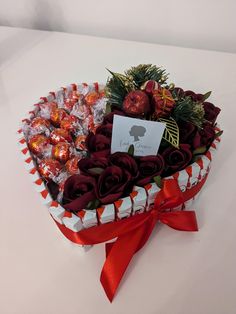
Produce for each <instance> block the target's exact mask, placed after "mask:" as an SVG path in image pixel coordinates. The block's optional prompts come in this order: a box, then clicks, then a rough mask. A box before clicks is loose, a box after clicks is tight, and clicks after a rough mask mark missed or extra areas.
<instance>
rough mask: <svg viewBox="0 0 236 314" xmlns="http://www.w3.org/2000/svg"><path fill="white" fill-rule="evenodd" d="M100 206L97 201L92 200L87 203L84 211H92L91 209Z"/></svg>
mask: <svg viewBox="0 0 236 314" xmlns="http://www.w3.org/2000/svg"><path fill="white" fill-rule="evenodd" d="M99 206H100V201H99V200H98V199H95V200H92V201H90V202H89V203H88V205H87V207H86V209H87V210H92V209H96V208H98V207H99Z"/></svg>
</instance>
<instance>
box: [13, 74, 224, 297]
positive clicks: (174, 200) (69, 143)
mask: <svg viewBox="0 0 236 314" xmlns="http://www.w3.org/2000/svg"><path fill="white" fill-rule="evenodd" d="M149 70H150V69H149ZM150 71H151V70H150ZM113 75H115V74H113ZM153 82H154V81H153V80H150V81H147V82H144V83H145V84H143V85H142V89H140V91H142V93H143V91H145V92H146V96H145V97H146V98H145V97H144V96H143V94H142V93H140V91H139V94H137V95H135V97H137V96H139V97H141V96H142V97H144V98H143V99H142V101H143V102H142V103H141V104H142V105H143V106H144V105H146V104H147V101H148V99H150V98H151V97H152V101H153V103H152V104H155V114H156V115H158V117H159V116H160V115H163V114H165V115H164V117H163V116H161V118H160V121H162V122H163V123H166V127H168V128H169V130H171V128H172V130H173V129H174V128H175V127H176V126H173V121H168V120H167V119H166V114H167V113H168V114H170V112H172V110H173V108H174V107H173V106H174V98H173V99H172V98H171V97H172V94H171V91H172V90H171V89H166V88H164V87H163V88H161V87H160V86H159V85H158V84H159V83H158V84H156V83H157V82H156V83H155V84H154V83H153ZM117 84H118V83H117ZM127 84H129V82H128V81H126V85H127ZM126 85H125V86H126ZM107 86H108V89H109V87H110V86H111V85H109V83H108V85H107ZM127 86H128V85H127ZM180 92H181V90H180V91H179V90H178V93H180ZM150 93H152V94H150ZM165 93H166V94H165ZM172 93H173V91H172ZM176 93H177V92H176ZM178 93H177V94H176V97H180V96H179V94H178ZM147 95H148V97H149V98H147ZM150 95H152V96H150ZM166 95H167V96H168V97H167V98H166V103H165V106H166V107H165V106H164V107H163V99H165V97H166ZM199 95H200V94H199ZM128 96H129V95H127V97H126V98H125V101H124V103H123V105H124V110H130V105H131V102H129V101H128V100H129V98H128ZM181 97H183V96H181ZM186 97H194V95H192V96H186ZM198 97H200V96H198ZM192 101H193V102H194V101H195V100H193V98H192ZM196 103H197V101H196ZM106 104H107V98H106V96H105V95H104V86H103V85H99V84H98V83H94V84H86V83H83V84H71V85H68V86H67V87H63V88H61V89H59V90H58V91H55V92H50V93H49V94H48V95H47V96H46V97H41V98H40V100H39V101H38V102H37V103H36V104H35V105H34V107H33V109H32V110H31V111H30V112H29V115H28V117H27V119H24V120H23V123H22V126H21V128H20V129H19V130H18V131H17V138H18V143H19V147H20V151H21V154H22V156H23V160H24V164H25V167H26V169H27V171H28V172H29V175H30V178H31V180H32V182H33V185H34V187H35V189H36V191H37V192H38V193H39V194H40V195H41V199H42V202H43V204H45V205H46V206H47V208H48V210H49V213H50V215H51V217H52V218H53V219H54V221H55V223H56V225H57V226H58V228H59V229H60V231H61V232H62V233H63V234H64V235H65V237H66V238H67V239H69V240H70V241H72V242H74V243H76V244H78V245H80V246H82V247H88V246H91V245H93V244H97V243H102V242H105V243H106V255H107V260H106V262H105V264H104V269H103V271H102V274H101V283H102V285H103V287H104V289H105V292H106V294H107V296H108V298H109V300H110V301H111V300H112V299H113V297H114V294H115V291H116V289H117V287H118V285H119V281H120V279H121V277H122V275H123V273H124V271H125V269H126V267H127V266H128V263H129V261H130V260H131V258H132V256H133V254H135V252H136V251H138V250H139V249H140V248H141V247H142V246H143V245H144V244H145V242H146V241H147V239H148V237H149V236H150V234H151V232H152V230H153V228H154V226H155V224H156V222H160V223H163V224H166V225H168V226H170V227H172V228H174V229H177V230H185V231H197V223H196V217H195V213H194V212H193V211H192V207H193V203H194V199H196V197H197V195H198V193H199V192H200V190H201V188H202V186H203V184H204V183H205V181H206V179H207V175H208V173H209V170H210V167H211V161H212V159H213V158H214V156H215V153H216V150H217V148H218V145H219V142H220V137H216V138H215V139H214V140H213V141H212V142H211V143H210V144H209V147H206V151H205V152H204V153H201V154H198V155H197V156H195V157H196V158H195V159H194V160H195V161H194V162H192V161H191V159H189V160H188V161H187V162H186V164H184V166H183V167H182V168H183V169H181V170H179V171H173V169H175V167H176V165H175V164H168V166H167V165H166V168H165V169H166V175H165V176H161V185H158V184H157V183H156V181H155V180H154V177H155V176H160V170H158V169H157V170H155V172H154V173H153V175H152V177H150V179H148V180H146V178H145V177H144V175H143V173H142V171H144V173H145V171H147V173H149V171H150V164H151V165H153V162H154V164H155V162H156V163H160V165H161V163H163V162H165V163H167V161H166V160H165V159H164V157H165V156H166V154H167V151H168V154H169V155H168V156H172V155H173V154H176V150H178V149H179V151H180V153H179V151H178V152H177V154H178V156H179V157H178V158H180V157H181V158H182V156H184V158H187V157H186V156H188V154H190V148H189V145H188V144H181V143H175V142H174V141H172V146H173V147H170V148H168V149H166V151H165V153H163V154H162V156H159V155H158V154H157V155H156V156H154V158H153V157H152V158H151V159H150V158H149V159H147V158H146V159H145V158H143V159H141V158H140V159H139V158H138V161H137V160H136V159H135V157H134V156H133V155H132V153H130V152H129V154H126V155H125V156H123V155H119V158H118V157H117V158H113V159H109V158H110V157H109V156H110V155H109V154H107V152H106V155H102V156H100V152H99V151H96V150H94V148H95V146H96V138H94V136H95V135H96V134H99V140H100V142H99V143H100V144H99V145H100V146H101V141H102V146H104V147H105V148H106V149H107V146H106V145H110V137H111V130H112V123H113V118H114V116H113V115H112V113H111V114H110V115H109V114H108V115H106V113H105V112H106V110H107V107H106ZM203 104H204V103H203ZM167 105H168V106H167ZM205 106H207V105H205ZM208 106H209V105H208ZM137 108H138V107H137ZM137 108H136V109H137ZM142 108H144V109H142V110H146V109H145V106H144V107H142ZM167 108H168V110H167ZM202 108H203V107H202ZM198 109H199V108H198ZM138 110H140V108H138ZM200 110H203V109H201V108H200ZM116 114H118V115H123V114H124V113H123V111H122V112H120V111H119V110H118V112H117V113H116ZM143 117H144V116H142V118H143ZM155 118H157V116H155ZM35 119H37V120H35ZM35 121H36V122H37V123H36V122H35ZM48 121H50V123H49V122H48ZM62 121H63V123H62ZM104 121H105V122H104ZM33 122H35V123H34V124H35V125H34V124H33ZM170 124H171V125H170ZM207 127H208V126H207ZM207 127H206V128H207ZM212 128H213V126H212V127H211V130H210V131H211V132H212ZM58 129H63V130H60V131H58ZM53 130H54V131H55V130H57V134H56V136H55V137H54V138H53V141H52V138H51V134H52V131H53ZM210 131H209V130H208V132H210ZM198 132H203V131H198ZM217 132H221V131H220V129H219V127H218V126H217V125H215V122H214V134H215V133H217ZM54 133H55V132H54ZM199 134H200V133H199ZM178 135H179V134H178ZM180 135H181V134H180ZM200 135H201V136H202V137H204V136H206V135H205V134H204V133H203V134H200ZM163 136H167V135H165V134H164V135H163ZM176 136H177V133H176V134H174V135H173V134H172V137H173V138H175V137H176ZM78 137H80V138H79V140H78ZM95 137H96V136H95ZM91 138H92V139H91ZM166 138H167V139H168V137H166ZM76 139H77V142H78V141H79V144H80V145H74V142H75V141H76ZM82 139H84V141H85V142H83V141H82ZM169 140H170V138H169ZM54 141H56V142H54ZM89 141H91V142H92V143H93V145H91V147H90V146H89V144H88V143H89ZM62 143H63V145H62ZM177 144H178V145H177ZM186 145H187V146H186ZM100 146H99V147H100ZM181 150H182V151H183V153H181ZM88 151H89V152H88ZM131 151H132V150H131ZM128 155H129V156H128ZM157 156H158V157H157ZM163 156H164V157H163ZM73 158H75V160H76V163H73V162H72V161H71V160H72V159H73ZM122 158H123V159H122ZM178 158H177V159H176V160H177V161H178ZM81 160H83V162H84V163H83V167H82V166H81V165H82V163H81ZM124 160H125V162H127V164H128V165H129V167H130V168H128V170H129V171H130V173H129V174H128V175H127V169H125V170H124V169H123V168H125V162H124ZM153 160H154V161H153ZM122 162H124V164H122ZM145 162H146V164H145ZM168 162H170V163H171V162H172V161H171V160H170V158H169V159H168ZM143 163H144V164H143ZM91 164H92V166H91ZM146 165H148V166H146ZM155 165H156V164H155ZM79 166H80V167H79ZM162 166H163V165H162ZM137 167H138V168H137ZM146 167H149V168H148V170H147V168H146ZM171 167H172V168H171ZM157 168H158V167H157ZM81 169H82V170H81ZM160 169H162V170H161V171H165V170H163V169H164V167H160ZM171 169H172V170H171ZM158 171H159V172H158ZM104 173H107V176H105V175H104V178H103V177H102V174H104ZM110 173H111V175H110ZM120 173H122V175H126V176H127V177H126V178H125V179H124V182H123V181H122V180H121V181H119V180H120V178H118V177H119V175H120ZM109 175H110V177H109ZM138 176H140V177H138ZM137 177H138V179H139V180H137V182H139V184H140V185H138V184H135V183H134V184H133V186H131V184H130V182H129V181H132V180H135V179H133V178H137ZM71 178H72V179H71ZM76 178H80V181H79V182H78V181H76ZM117 178H118V179H117ZM102 179H103V180H104V181H103V182H104V183H103V185H102V186H98V185H99V182H100V181H99V180H102ZM146 181H147V182H146ZM134 182H136V181H134ZM143 182H145V183H143ZM128 183H129V184H128ZM111 184H117V189H112V188H111V189H110V191H111V193H110V195H107V194H106V193H105V192H104V189H105V188H104V187H107V186H108V187H110V185H111ZM95 186H96V188H94V187H95ZM80 189H82V190H83V191H84V193H85V194H84V195H82V196H81V198H82V200H83V202H82V201H81V202H78V200H77V199H76V198H75V199H74V198H73V199H72V196H73V195H74V194H73V193H72V192H74V191H75V194H76V193H78V190H80ZM89 189H90V190H89ZM91 189H92V190H91ZM122 189H123V190H122ZM120 190H121V192H120ZM71 194H73V195H72V196H71ZM95 194H96V197H98V199H95V197H94V195H95ZM113 194H114V195H115V196H116V198H115V197H114V196H113ZM79 197H80V196H79ZM79 197H78V198H79ZM109 199H112V201H109ZM85 200H87V204H86V205H85ZM98 200H99V203H97V201H98ZM97 204H98V205H97ZM182 218H183V219H182ZM183 221H184V222H186V221H188V223H183ZM114 239H117V240H116V241H115V242H112V243H111V242H110V241H114ZM122 254H124V255H125V258H122V256H121V255H122ZM117 259H118V260H120V262H119V263H120V264H119V263H118V262H117V263H118V264H119V265H118V264H116V263H115V262H114V261H116V260H117ZM108 265H110V266H108ZM111 265H112V266H111ZM111 268H112V269H113V268H114V271H117V272H118V273H119V278H118V280H117V281H115V283H114V282H113V279H112V271H113V270H112V271H111ZM108 269H109V271H108ZM112 282H113V283H112Z"/></svg>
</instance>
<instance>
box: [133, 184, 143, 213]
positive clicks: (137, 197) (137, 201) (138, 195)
mask: <svg viewBox="0 0 236 314" xmlns="http://www.w3.org/2000/svg"><path fill="white" fill-rule="evenodd" d="M130 197H131V199H132V202H133V212H132V213H133V215H134V214H136V213H143V212H144V211H145V208H146V203H147V193H146V191H145V189H144V188H142V187H140V186H134V188H133V191H132V192H131V193H130Z"/></svg>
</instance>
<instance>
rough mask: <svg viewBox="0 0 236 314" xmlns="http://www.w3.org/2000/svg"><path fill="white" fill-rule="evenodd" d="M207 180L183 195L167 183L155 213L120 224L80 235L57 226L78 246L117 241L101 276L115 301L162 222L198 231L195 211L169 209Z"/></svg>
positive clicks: (173, 183)
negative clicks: (137, 257) (136, 258)
mask: <svg viewBox="0 0 236 314" xmlns="http://www.w3.org/2000/svg"><path fill="white" fill-rule="evenodd" d="M205 181H206V177H205V178H204V179H203V180H202V181H201V182H200V183H198V184H197V185H196V186H194V187H192V188H191V189H189V190H186V191H185V192H183V193H182V192H181V190H180V188H179V186H178V184H177V181H176V180H174V179H168V180H163V188H162V190H161V191H160V192H159V193H158V194H157V197H156V199H155V203H154V207H153V209H152V210H150V211H148V212H144V213H142V214H139V215H135V216H131V217H129V218H126V219H123V220H120V221H115V222H111V223H107V224H103V225H99V226H95V227H92V228H89V229H83V230H81V231H79V232H73V231H71V230H70V229H67V228H66V227H65V226H64V225H61V224H59V223H57V222H56V223H57V226H58V227H59V229H60V230H61V232H62V233H63V234H64V235H65V236H66V237H67V238H68V239H69V240H70V241H72V242H74V243H77V244H83V245H91V244H97V243H102V242H107V241H109V240H112V239H114V238H117V240H116V241H115V242H113V243H107V244H106V261H105V263H104V265H103V269H102V272H101V277H100V281H101V283H102V286H103V288H104V290H105V292H106V295H107V297H108V299H109V300H110V302H112V300H113V298H114V295H115V293H116V290H117V288H118V286H119V283H120V281H121V279H122V277H123V275H124V273H125V270H126V268H127V267H128V265H129V263H130V261H131V259H132V257H133V256H134V254H135V253H136V252H137V251H138V250H140V249H141V248H142V247H143V246H144V245H145V243H146V242H147V240H148V238H149V237H150V235H151V233H152V231H153V228H154V227H155V225H156V223H157V222H158V221H160V222H162V223H163V224H165V225H168V226H169V227H171V228H173V229H176V230H181V231H198V226H197V220H196V215H195V212H194V211H172V212H167V211H166V210H167V209H170V208H174V207H177V206H179V205H181V204H182V203H184V202H186V201H187V200H189V199H191V198H193V197H194V196H195V195H196V194H197V193H198V192H199V191H200V189H201V188H202V186H203V184H204V183H205Z"/></svg>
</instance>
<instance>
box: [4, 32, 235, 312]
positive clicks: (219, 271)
mask: <svg viewBox="0 0 236 314" xmlns="http://www.w3.org/2000/svg"><path fill="white" fill-rule="evenodd" d="M139 63H153V64H157V65H162V66H164V67H165V68H166V69H167V71H168V72H169V73H171V78H172V80H173V81H174V82H176V84H177V85H180V86H183V87H185V89H193V90H195V91H197V92H206V91H208V90H212V91H213V95H212V97H211V100H212V101H213V102H214V103H215V104H217V105H219V106H220V107H221V108H222V112H221V115H220V117H219V121H220V124H221V126H222V127H223V129H224V135H223V137H222V143H221V145H220V150H219V153H218V155H217V156H216V158H215V160H214V162H213V166H212V171H211V174H210V176H209V179H208V182H207V183H206V185H205V187H204V190H203V191H202V194H201V197H200V199H199V200H198V201H197V202H196V204H195V209H196V211H197V216H198V222H199V226H200V231H199V232H198V233H184V232H178V231H175V230H171V229H169V228H168V227H166V226H158V228H156V230H155V231H154V232H153V234H152V236H151V238H150V240H149V242H148V243H147V244H146V246H145V247H144V248H143V249H142V251H141V252H140V253H139V254H137V255H136V256H135V257H134V259H133V261H132V263H131V265H130V267H129V269H128V271H127V274H126V276H125V278H124V280H123V282H122V284H121V286H120V289H119V291H118V294H117V295H116V297H115V299H114V301H113V303H112V304H110V303H109V302H108V300H107V298H106V296H105V294H104V291H103V289H102V287H101V285H100V282H99V276H100V271H101V268H102V265H103V262H104V246H103V245H97V246H96V247H93V248H92V249H91V250H90V251H89V252H87V253H83V252H81V251H80V249H78V248H77V247H75V246H74V245H72V244H70V243H69V242H68V241H67V240H66V239H64V238H63V235H62V234H61V233H60V232H59V230H58V229H57V227H56V225H55V223H54V222H53V221H52V219H51V218H50V216H49V214H48V212H47V209H46V207H44V206H43V205H42V204H41V202H40V197H39V195H38V194H37V193H36V192H35V191H34V189H33V186H32V184H31V182H30V179H29V176H28V174H27V172H26V170H25V169H24V167H23V162H22V160H21V156H20V154H19V153H18V146H17V144H16V136H15V131H16V129H17V127H18V123H19V121H20V119H21V118H24V117H25V113H27V112H28V111H29V109H30V108H31V105H32V104H33V103H35V102H36V101H37V100H38V98H39V97H40V96H44V95H46V94H47V92H49V91H51V90H54V89H56V88H58V87H61V86H63V85H66V84H69V83H73V82H93V81H100V82H105V80H106V78H107V72H106V70H105V67H107V68H109V69H112V70H114V71H117V72H119V71H123V70H125V69H126V68H128V67H130V66H132V65H137V64H139ZM235 99H236V55H235V54H229V53H221V52H214V51H203V50H193V49H186V48H179V47H171V46H160V45H155V44H147V43H138V42H129V41H120V40H111V39H105V38H95V37H88V36H79V35H70V34H63V33H54V32H41V31H33V30H25V29H19V28H8V27H0V119H1V120H0V121H1V123H0V136H1V138H0V143H1V150H0V175H1V180H0V191H1V192H0V193H1V194H0V195H1V206H0V313H1V314H8V313H17V314H38V313H39V314H54V313H56V314H74V313H76V314H78V313H81V314H86V313H89V314H90V313H102V314H112V313H119V314H120V313H128V314H132V313H134V314H139V313H140V314H143V313H145V314H234V313H236V297H235V290H236V271H235V267H236V192H235V186H236V183H235V181H234V180H235V175H236V173H235V164H236V148H235V135H236V131H235V128H236V127H235V125H236V101H235Z"/></svg>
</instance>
